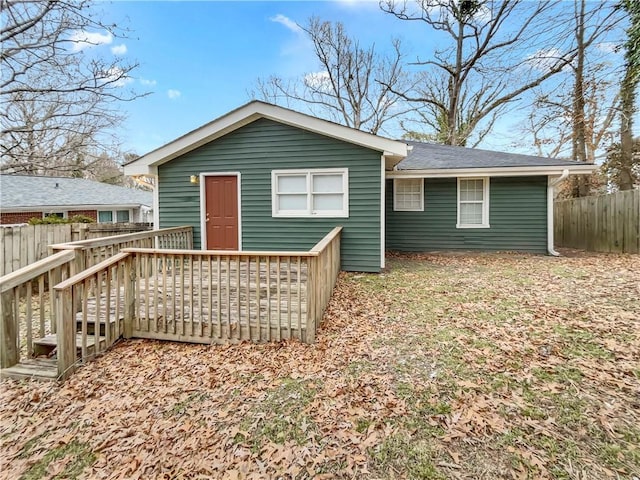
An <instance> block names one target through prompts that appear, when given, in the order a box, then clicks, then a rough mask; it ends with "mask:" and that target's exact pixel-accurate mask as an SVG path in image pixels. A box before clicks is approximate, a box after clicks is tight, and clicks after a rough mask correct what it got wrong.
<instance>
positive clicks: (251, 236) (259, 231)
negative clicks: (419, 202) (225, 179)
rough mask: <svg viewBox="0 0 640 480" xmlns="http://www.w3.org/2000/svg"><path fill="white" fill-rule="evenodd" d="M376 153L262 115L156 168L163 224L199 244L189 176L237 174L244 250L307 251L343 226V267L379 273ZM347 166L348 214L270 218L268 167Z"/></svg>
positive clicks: (196, 192)
mask: <svg viewBox="0 0 640 480" xmlns="http://www.w3.org/2000/svg"><path fill="white" fill-rule="evenodd" d="M380 155H381V154H380V152H376V151H373V150H370V149H367V148H363V147H359V146H357V145H352V144H349V143H346V142H343V141H340V140H336V139H333V138H329V137H325V136H322V135H318V134H315V133H312V132H308V131H306V130H302V129H298V128H294V127H291V126H288V125H284V124H281V123H277V122H274V121H271V120H266V119H260V120H257V121H255V122H253V123H250V124H248V125H246V126H244V127H242V128H240V129H238V130H235V131H234V132H232V133H229V134H227V135H225V136H223V137H221V138H219V139H216V140H214V141H212V142H210V143H208V144H206V145H203V146H202V147H200V148H198V149H196V150H193V151H191V152H188V153H186V154H184V155H182V156H181V157H178V158H176V159H174V160H172V161H170V162H168V163H166V164H165V165H162V166H160V167H159V169H158V173H159V182H158V185H159V198H160V202H159V215H160V227H161V228H167V227H173V226H178V225H191V226H193V228H194V236H195V238H194V244H195V245H196V248H199V247H200V189H199V187H198V186H197V185H192V184H190V183H189V176H190V175H195V174H199V173H201V172H204V173H206V172H240V173H241V188H242V202H241V204H242V249H243V250H258V249H260V250H264V249H268V250H295V251H300V250H308V249H310V248H311V247H313V245H315V244H316V243H317V242H318V241H319V240H320V239H322V237H324V236H325V235H326V234H327V233H328V232H329V231H330V230H331V229H332V228H333V227H335V226H337V225H343V226H344V230H343V232H342V268H343V269H344V270H353V271H367V272H377V271H379V270H380V202H381V198H380ZM299 168H303V169H306V168H348V169H349V218H273V217H272V216H271V171H272V170H280V169H299Z"/></svg>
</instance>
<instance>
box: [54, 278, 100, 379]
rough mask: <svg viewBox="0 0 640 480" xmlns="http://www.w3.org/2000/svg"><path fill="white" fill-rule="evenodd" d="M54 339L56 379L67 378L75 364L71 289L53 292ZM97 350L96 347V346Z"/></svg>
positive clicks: (74, 329)
mask: <svg viewBox="0 0 640 480" xmlns="http://www.w3.org/2000/svg"><path fill="white" fill-rule="evenodd" d="M55 310H56V323H57V324H58V327H57V332H56V338H57V344H58V347H57V348H58V352H57V356H58V377H59V378H60V379H61V380H65V379H66V378H68V377H69V376H70V375H71V374H72V373H73V372H74V370H75V363H76V321H75V320H76V319H75V316H76V315H75V313H74V308H73V287H69V288H65V289H64V290H55ZM96 348H97V345H96Z"/></svg>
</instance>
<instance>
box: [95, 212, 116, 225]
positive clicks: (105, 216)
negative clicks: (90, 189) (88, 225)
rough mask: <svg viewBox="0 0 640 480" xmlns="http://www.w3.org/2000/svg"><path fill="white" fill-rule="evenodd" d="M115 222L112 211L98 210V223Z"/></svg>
mask: <svg viewBox="0 0 640 480" xmlns="http://www.w3.org/2000/svg"><path fill="white" fill-rule="evenodd" d="M111 222H113V213H112V212H98V223H111Z"/></svg>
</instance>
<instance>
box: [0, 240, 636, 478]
mask: <svg viewBox="0 0 640 480" xmlns="http://www.w3.org/2000/svg"><path fill="white" fill-rule="evenodd" d="M570 253H572V254H571V255H570V256H565V257H563V258H550V257H544V256H529V255H520V254H474V255H469V254H467V255H451V254H450V255H422V256H395V257H392V258H390V259H389V268H388V271H387V272H386V273H384V274H381V275H366V274H341V276H340V279H339V282H338V286H337V289H336V292H335V295H334V297H333V299H332V301H331V304H330V306H329V308H328V310H327V312H326V314H325V322H324V325H323V327H322V329H321V330H320V332H319V335H318V341H317V343H316V344H314V345H303V344H300V343H297V342H289V343H281V344H270V345H252V344H242V345H236V346H228V347H219V346H197V345H187V344H175V343H161V342H151V341H139V340H133V341H125V342H122V343H120V344H118V345H117V346H116V347H115V348H114V349H113V350H111V351H110V352H108V353H107V354H106V355H105V356H103V357H101V358H99V359H98V360H96V361H94V362H91V363H89V364H88V365H87V366H85V367H83V368H81V369H80V370H79V371H78V372H77V373H76V374H75V375H74V376H73V377H72V378H71V379H70V380H68V381H67V382H66V383H64V384H62V385H57V384H46V383H29V382H15V381H3V382H2V383H1V384H0V387H1V389H2V392H1V394H0V422H1V423H0V454H1V460H2V465H0V472H1V473H0V476H1V477H2V478H7V479H21V478H23V479H41V478H96V479H102V478H144V479H150V478H153V479H155V478H230V479H234V478H238V479H240V478H256V479H257V478H260V479H262V478H274V479H275V478H299V479H302V478H317V479H322V478H371V479H397V478H398V479H399V478H434V479H439V478H442V479H445V478H451V479H458V478H460V479H501V478H506V479H511V478H516V479H520V478H523V479H524V478H536V479H538V478H558V479H606V478H626V479H634V478H638V477H640V447H639V445H640V256H637V255H636V256H630V255H629V256H621V255H604V254H584V253H576V252H570Z"/></svg>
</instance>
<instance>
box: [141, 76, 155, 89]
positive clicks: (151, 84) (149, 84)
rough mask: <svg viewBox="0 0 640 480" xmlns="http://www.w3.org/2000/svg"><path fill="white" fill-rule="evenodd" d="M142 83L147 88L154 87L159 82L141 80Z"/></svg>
mask: <svg viewBox="0 0 640 480" xmlns="http://www.w3.org/2000/svg"><path fill="white" fill-rule="evenodd" d="M140 83H141V84H142V85H144V86H145V87H154V86H155V85H156V84H157V83H158V82H156V81H155V80H147V79H146V78H141V79H140Z"/></svg>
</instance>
